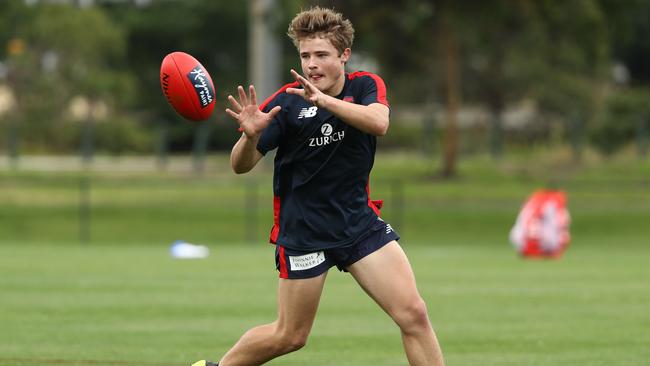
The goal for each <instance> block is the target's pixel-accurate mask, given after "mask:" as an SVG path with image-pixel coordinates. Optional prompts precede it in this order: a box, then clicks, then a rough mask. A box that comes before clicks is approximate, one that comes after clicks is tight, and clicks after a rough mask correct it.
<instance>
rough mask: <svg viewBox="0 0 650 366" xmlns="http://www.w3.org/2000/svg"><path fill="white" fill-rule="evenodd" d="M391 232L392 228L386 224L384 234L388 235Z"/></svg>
mask: <svg viewBox="0 0 650 366" xmlns="http://www.w3.org/2000/svg"><path fill="white" fill-rule="evenodd" d="M391 231H393V228H392V227H391V226H390V224H386V234H390V232H391Z"/></svg>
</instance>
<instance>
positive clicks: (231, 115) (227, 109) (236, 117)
mask: <svg viewBox="0 0 650 366" xmlns="http://www.w3.org/2000/svg"><path fill="white" fill-rule="evenodd" d="M226 113H228V115H230V117H232V118H234V119H235V120H236V121H237V122H239V114H237V113H235V112H233V111H231V110H230V108H226Z"/></svg>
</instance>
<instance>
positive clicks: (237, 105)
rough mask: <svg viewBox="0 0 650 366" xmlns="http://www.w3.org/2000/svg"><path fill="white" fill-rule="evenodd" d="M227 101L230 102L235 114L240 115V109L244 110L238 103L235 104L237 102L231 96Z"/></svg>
mask: <svg viewBox="0 0 650 366" xmlns="http://www.w3.org/2000/svg"><path fill="white" fill-rule="evenodd" d="M228 101H229V102H230V105H231V106H232V107H233V109H234V110H235V112H237V113H241V111H242V109H244V108H243V107H242V106H241V105H240V104H239V103H237V100H236V99H235V98H234V97H233V96H232V95H229V96H228Z"/></svg>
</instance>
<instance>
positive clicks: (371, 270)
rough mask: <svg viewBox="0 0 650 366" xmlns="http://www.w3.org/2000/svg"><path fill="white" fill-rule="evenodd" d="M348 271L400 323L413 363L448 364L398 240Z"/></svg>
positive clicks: (410, 361)
mask: <svg viewBox="0 0 650 366" xmlns="http://www.w3.org/2000/svg"><path fill="white" fill-rule="evenodd" d="M348 271H350V273H351V274H352V276H354V278H355V279H356V280H357V282H358V283H359V284H360V285H361V287H362V288H363V289H364V290H365V291H366V293H368V295H370V297H372V298H373V299H374V300H375V301H376V302H377V303H378V304H379V306H381V308H382V309H384V311H386V313H388V314H389V315H390V316H391V318H393V320H394V321H395V323H397V325H398V326H399V327H400V330H401V332H402V342H403V343H404V350H405V351H406V357H407V358H408V361H409V364H410V365H411V366H443V365H444V360H443V357H442V351H441V350H440V345H439V344H438V340H437V338H436V335H435V333H434V331H433V328H432V326H431V322H430V321H429V316H428V314H427V308H426V304H425V303H424V301H423V300H422V297H421V296H420V294H419V293H418V290H417V288H416V285H415V276H414V275H413V270H412V269H411V265H410V263H409V261H408V259H407V258H406V254H404V251H403V250H402V248H401V247H400V246H399V244H398V243H397V242H396V241H392V242H390V243H388V244H386V245H385V246H384V247H382V248H381V249H379V250H378V251H376V252H374V253H372V254H370V255H368V256H366V257H364V258H362V259H361V260H359V261H358V262H356V263H354V264H352V265H351V266H350V267H348Z"/></svg>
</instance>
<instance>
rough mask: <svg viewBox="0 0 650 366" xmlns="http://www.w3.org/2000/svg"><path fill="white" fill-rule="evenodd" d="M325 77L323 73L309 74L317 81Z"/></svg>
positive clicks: (310, 78) (311, 79)
mask: <svg viewBox="0 0 650 366" xmlns="http://www.w3.org/2000/svg"><path fill="white" fill-rule="evenodd" d="M324 77H325V75H323V74H310V75H309V80H310V81H312V82H314V83H315V82H318V81H319V80H321V79H322V78H324Z"/></svg>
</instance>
